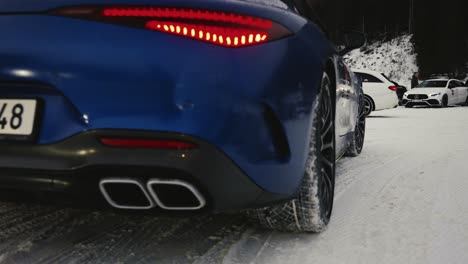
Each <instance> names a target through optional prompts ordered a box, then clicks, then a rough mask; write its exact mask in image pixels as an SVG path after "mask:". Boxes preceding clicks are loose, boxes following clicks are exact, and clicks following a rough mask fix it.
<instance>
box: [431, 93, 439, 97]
mask: <svg viewBox="0 0 468 264" xmlns="http://www.w3.org/2000/svg"><path fill="white" fill-rule="evenodd" d="M439 95H440V93H435V94H431V97H434V96H439Z"/></svg>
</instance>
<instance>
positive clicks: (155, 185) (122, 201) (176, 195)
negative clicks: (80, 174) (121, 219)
mask: <svg viewBox="0 0 468 264" xmlns="http://www.w3.org/2000/svg"><path fill="white" fill-rule="evenodd" d="M99 189H100V191H101V193H102V195H103V196H104V198H105V199H106V201H107V203H109V204H110V205H111V206H112V207H114V208H117V209H130V210H149V209H152V208H153V207H156V206H158V207H160V208H162V209H165V210H171V211H195V210H199V209H202V208H203V207H205V205H206V200H205V198H204V197H203V195H202V194H201V193H200V192H199V191H198V189H197V188H196V187H195V186H193V185H192V184H190V183H188V182H185V181H181V180H163V179H151V180H149V181H148V182H147V183H146V185H143V184H142V183H141V182H140V181H138V180H134V179H120V178H108V179H103V180H101V181H100V182H99Z"/></svg>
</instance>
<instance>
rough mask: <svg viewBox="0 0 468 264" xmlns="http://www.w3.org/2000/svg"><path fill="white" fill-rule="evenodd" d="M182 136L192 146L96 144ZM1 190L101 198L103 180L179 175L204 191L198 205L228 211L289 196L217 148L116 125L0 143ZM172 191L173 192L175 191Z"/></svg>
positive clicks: (188, 139) (168, 134) (167, 137)
mask: <svg viewBox="0 0 468 264" xmlns="http://www.w3.org/2000/svg"><path fill="white" fill-rule="evenodd" d="M115 136H118V137H131V138H145V139H148V138H150V139H171V140H183V141H188V142H191V143H194V144H196V146H197V147H196V148H194V149H185V150H181V149H172V150H168V149H141V148H140V149H129V148H115V147H109V146H105V145H103V144H101V143H100V142H99V140H98V139H99V138H100V137H115ZM0 168H1V174H0V189H10V190H26V191H36V190H38V191H51V192H62V193H68V194H73V195H74V196H76V197H83V198H86V199H90V198H94V199H95V200H96V201H100V202H103V201H104V198H103V196H102V194H101V193H100V190H99V182H100V181H101V180H103V179H108V178H114V179H120V178H125V179H134V180H137V181H139V182H141V183H142V184H143V185H144V184H145V183H146V182H147V181H149V180H151V179H169V180H181V181H184V182H187V183H189V184H191V185H193V186H194V187H195V188H197V190H198V191H199V192H200V193H201V194H202V195H203V197H204V199H205V200H206V206H205V207H204V208H202V209H201V210H206V211H214V212H217V211H228V210H239V209H247V208H253V207H260V206H265V205H268V204H273V203H278V202H281V201H284V200H287V199H289V198H290V197H288V196H285V195H277V194H274V193H270V192H267V191H264V190H263V189H262V188H260V187H258V186H257V185H256V184H255V183H254V182H253V181H252V180H251V179H250V178H249V177H247V176H246V175H245V174H244V172H243V171H242V170H241V169H240V168H239V167H238V166H237V165H236V164H235V163H234V162H233V161H231V159H229V158H228V157H227V156H226V155H224V153H222V152H221V151H219V150H218V149H217V148H216V147H214V146H212V145H210V144H208V143H206V142H204V141H202V140H200V139H198V138H194V137H191V136H187V135H180V134H172V133H159V132H158V133H155V132H134V131H121V130H100V131H90V132H86V133H82V134H79V135H75V136H73V137H71V138H69V139H66V140H64V141H61V142H59V143H55V144H50V145H18V144H15V145H11V144H9V145H2V149H1V151H0ZM174 195H177V194H174Z"/></svg>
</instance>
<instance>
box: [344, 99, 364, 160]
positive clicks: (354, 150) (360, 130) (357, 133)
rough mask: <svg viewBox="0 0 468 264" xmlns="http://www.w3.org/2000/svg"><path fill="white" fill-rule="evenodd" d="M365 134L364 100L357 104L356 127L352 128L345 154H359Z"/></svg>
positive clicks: (351, 155)
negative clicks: (349, 142) (351, 135)
mask: <svg viewBox="0 0 468 264" xmlns="http://www.w3.org/2000/svg"><path fill="white" fill-rule="evenodd" d="M365 135H366V115H365V114H364V100H361V102H360V104H359V117H358V120H357V124H356V128H355V129H354V135H353V139H352V140H351V144H350V145H349V148H348V150H347V151H346V156H349V157H357V156H359V154H361V152H362V149H363V147H364V139H365Z"/></svg>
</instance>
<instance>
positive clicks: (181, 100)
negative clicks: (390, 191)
mask: <svg viewBox="0 0 468 264" xmlns="http://www.w3.org/2000/svg"><path fill="white" fill-rule="evenodd" d="M0 36H1V38H0V189H4V190H22V191H27V192H36V191H40V192H45V193H58V194H68V195H74V196H76V197H79V198H81V199H91V200H92V201H95V202H96V203H98V204H99V203H102V204H105V205H109V206H112V207H114V208H117V209H122V210H142V211H145V210H146V211H155V210H157V211H192V212H193V213H195V212H220V211H223V212H225V211H246V212H247V214H248V215H249V216H250V217H252V218H254V219H256V220H258V221H259V223H260V224H262V225H264V226H265V227H268V228H272V229H276V230H285V231H307V232H319V231H321V230H323V229H324V228H325V227H326V225H327V224H328V222H329V220H330V216H331V212H332V207H333V193H334V178H335V162H336V160H337V159H339V158H340V157H342V156H343V155H350V156H356V155H358V154H359V153H360V152H361V150H362V147H363V144H364V134H365V116H364V115H363V114H362V96H363V94H362V89H361V85H360V83H359V81H358V80H357V78H355V76H354V74H353V73H352V72H351V71H350V70H349V69H348V67H347V66H346V65H345V64H344V62H343V60H342V58H341V57H340V54H343V53H345V52H346V51H348V50H350V49H353V48H357V47H359V46H360V45H362V44H363V42H364V38H363V36H362V35H361V34H358V33H349V34H345V37H344V40H345V41H344V44H345V46H344V49H343V50H341V51H339V50H337V48H336V47H335V46H334V45H333V44H331V42H330V41H329V39H328V38H327V34H326V33H325V30H324V29H323V28H322V27H321V26H320V22H319V20H318V18H317V17H316V16H315V15H314V10H313V9H312V8H311V7H310V6H309V3H308V1H307V0H264V1H261V0H255V1H254V0H223V1H219V0H132V1H124V0H86V1H85V0H42V1H37V0H22V1H1V2H0Z"/></svg>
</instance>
